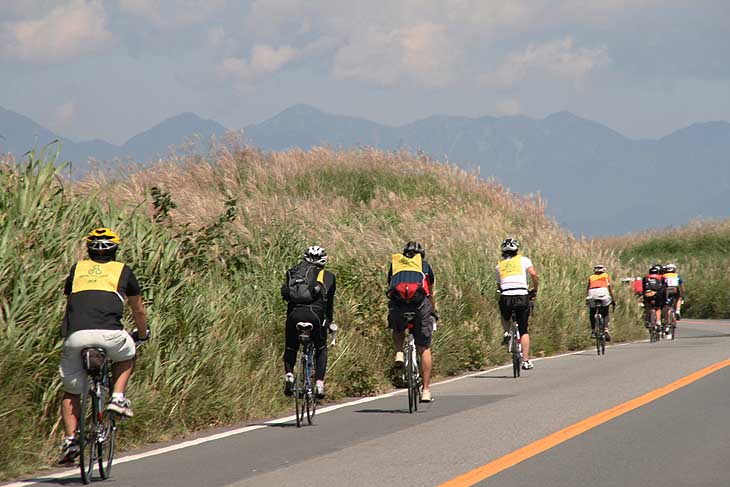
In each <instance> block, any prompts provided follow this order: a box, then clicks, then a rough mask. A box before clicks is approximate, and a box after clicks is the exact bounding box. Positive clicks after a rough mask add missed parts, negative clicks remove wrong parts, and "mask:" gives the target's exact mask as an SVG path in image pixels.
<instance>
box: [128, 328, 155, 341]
mask: <svg viewBox="0 0 730 487" xmlns="http://www.w3.org/2000/svg"><path fill="white" fill-rule="evenodd" d="M150 336H151V333H150V328H149V327H147V335H146V336H143V337H141V336H139V330H138V329H136V328H135V329H134V330H132V340H134V341H135V342H137V343H141V342H146V341H147V340H149V339H150Z"/></svg>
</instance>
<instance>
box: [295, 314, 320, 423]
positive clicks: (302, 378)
mask: <svg viewBox="0 0 730 487" xmlns="http://www.w3.org/2000/svg"><path fill="white" fill-rule="evenodd" d="M313 329H314V325H313V324H312V323H308V322H302V321H300V322H299V323H297V331H298V332H299V343H301V344H302V353H301V355H300V357H299V361H298V362H297V369H296V372H295V375H294V407H295V408H296V418H297V427H298V428H301V427H302V424H304V415H305V414H306V415H307V423H309V424H312V420H313V419H314V415H315V413H316V412H317V402H318V400H317V395H316V394H315V393H314V386H313V375H314V342H313V341H312V337H311V335H312V330H313Z"/></svg>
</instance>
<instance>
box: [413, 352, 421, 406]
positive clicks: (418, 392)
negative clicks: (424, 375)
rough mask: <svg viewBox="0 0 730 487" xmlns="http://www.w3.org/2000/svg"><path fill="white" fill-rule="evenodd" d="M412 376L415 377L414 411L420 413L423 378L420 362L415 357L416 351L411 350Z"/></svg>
mask: <svg viewBox="0 0 730 487" xmlns="http://www.w3.org/2000/svg"><path fill="white" fill-rule="evenodd" d="M411 355H412V356H413V358H412V359H411V368H412V371H411V375H412V376H413V410H414V411H418V403H420V402H421V384H420V383H421V380H420V379H421V378H420V376H419V374H418V361H417V360H416V357H415V350H411Z"/></svg>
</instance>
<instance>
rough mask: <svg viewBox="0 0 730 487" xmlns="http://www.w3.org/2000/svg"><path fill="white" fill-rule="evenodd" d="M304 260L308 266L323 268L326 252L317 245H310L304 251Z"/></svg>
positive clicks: (325, 261)
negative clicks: (313, 265)
mask: <svg viewBox="0 0 730 487" xmlns="http://www.w3.org/2000/svg"><path fill="white" fill-rule="evenodd" d="M303 257H304V260H305V261H307V262H309V263H310V264H315V265H318V266H320V267H324V265H325V264H326V263H327V251H326V250H325V249H323V248H322V247H320V246H319V245H312V246H311V247H309V248H307V250H305V251H304V256H303Z"/></svg>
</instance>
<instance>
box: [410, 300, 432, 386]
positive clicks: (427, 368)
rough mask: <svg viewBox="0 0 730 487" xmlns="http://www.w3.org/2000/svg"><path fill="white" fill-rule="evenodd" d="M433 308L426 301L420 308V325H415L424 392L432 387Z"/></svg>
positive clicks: (429, 302)
mask: <svg viewBox="0 0 730 487" xmlns="http://www.w3.org/2000/svg"><path fill="white" fill-rule="evenodd" d="M432 311H433V308H432V306H431V301H429V300H428V299H424V300H423V302H422V303H421V305H420V306H419V307H418V315H417V317H418V318H417V319H418V321H419V323H417V324H416V323H414V325H416V326H414V339H415V342H416V347H417V349H418V354H419V355H420V357H421V371H422V372H423V391H424V392H426V391H429V390H430V386H431V369H432V367H433V357H432V356H431V335H432V334H433V316H431V312H432Z"/></svg>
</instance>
